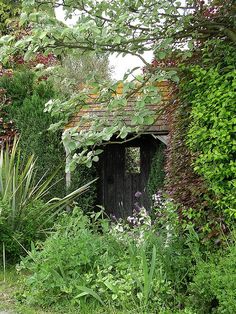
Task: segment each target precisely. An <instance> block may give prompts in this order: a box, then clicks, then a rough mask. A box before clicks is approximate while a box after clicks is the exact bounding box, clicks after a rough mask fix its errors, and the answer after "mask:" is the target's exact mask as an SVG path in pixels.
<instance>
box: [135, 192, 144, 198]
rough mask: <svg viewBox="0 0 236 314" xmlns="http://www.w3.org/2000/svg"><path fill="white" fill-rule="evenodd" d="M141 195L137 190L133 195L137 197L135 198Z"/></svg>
mask: <svg viewBox="0 0 236 314" xmlns="http://www.w3.org/2000/svg"><path fill="white" fill-rule="evenodd" d="M141 195H142V193H141V192H139V191H137V192H136V193H135V194H134V196H135V197H137V198H139V197H140V196H141Z"/></svg>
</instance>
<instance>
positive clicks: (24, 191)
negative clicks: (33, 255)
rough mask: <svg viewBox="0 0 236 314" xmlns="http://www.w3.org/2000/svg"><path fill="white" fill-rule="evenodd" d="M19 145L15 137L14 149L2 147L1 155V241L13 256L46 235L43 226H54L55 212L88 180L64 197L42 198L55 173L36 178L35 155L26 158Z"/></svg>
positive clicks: (72, 197)
mask: <svg viewBox="0 0 236 314" xmlns="http://www.w3.org/2000/svg"><path fill="white" fill-rule="evenodd" d="M17 146H18V142H17V141H16V140H15V141H14V143H13V147H12V149H11V151H10V149H9V147H6V148H5V149H4V148H2V150H1V156H0V232H1V242H2V243H3V242H4V244H5V248H6V255H7V258H8V259H12V260H13V259H14V258H19V255H20V254H22V252H24V251H23V250H22V247H25V249H26V250H27V249H29V247H30V244H31V241H32V240H36V239H39V238H42V237H44V236H45V234H44V232H43V230H44V229H45V228H47V227H49V226H52V224H53V218H54V217H55V215H57V214H58V212H60V211H61V210H63V209H64V208H65V207H66V206H68V205H69V204H70V203H71V202H72V201H73V200H74V199H75V198H76V197H78V195H79V194H81V193H83V192H84V191H86V190H87V189H88V184H87V185H84V186H83V187H81V188H80V189H77V190H76V191H74V192H72V193H71V194H69V195H67V196H66V197H64V198H62V199H61V198H53V199H51V200H49V201H48V202H46V203H45V202H43V201H42V199H43V198H44V196H45V195H46V194H47V193H48V191H49V189H50V188H52V187H53V180H54V177H55V174H54V175H53V174H52V175H51V176H50V177H48V178H47V179H44V177H42V178H41V179H40V180H37V181H36V180H35V177H36V167H35V160H34V156H33V155H31V156H29V157H28V159H27V160H26V161H25V162H24V161H23V160H22V159H21V154H20V151H17ZM40 232H41V234H40ZM16 242H17V243H16Z"/></svg>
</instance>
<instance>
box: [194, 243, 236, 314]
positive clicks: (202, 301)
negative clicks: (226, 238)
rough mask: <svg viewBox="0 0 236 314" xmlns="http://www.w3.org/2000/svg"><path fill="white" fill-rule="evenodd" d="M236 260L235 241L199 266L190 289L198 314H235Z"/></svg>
mask: <svg viewBox="0 0 236 314" xmlns="http://www.w3.org/2000/svg"><path fill="white" fill-rule="evenodd" d="M235 258H236V247H235V240H234V241H233V243H230V244H229V247H228V248H226V249H225V250H220V251H219V252H218V253H217V254H215V255H212V256H210V257H209V258H208V260H206V261H204V262H201V263H199V264H198V266H197V269H196V274H195V276H194V278H193V283H192V284H191V286H190V289H189V290H190V302H192V303H193V304H194V305H195V308H196V312H197V313H201V314H202V313H210V312H212V311H214V313H222V314H223V313H229V314H230V313H232V314H233V313H235V311H236V305H235V298H236V295H235V291H236V290H235V288H236V287H235V276H236V273H235ZM203 283H204V284H203Z"/></svg>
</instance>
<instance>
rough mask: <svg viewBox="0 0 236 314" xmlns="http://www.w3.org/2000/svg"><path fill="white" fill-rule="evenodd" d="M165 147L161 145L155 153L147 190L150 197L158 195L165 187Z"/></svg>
mask: <svg viewBox="0 0 236 314" xmlns="http://www.w3.org/2000/svg"><path fill="white" fill-rule="evenodd" d="M164 162H165V145H164V144H162V143H160V145H159V147H158V149H157V151H156V152H155V154H154V156H153V159H152V162H151V170H150V174H149V178H148V184H147V190H148V193H149V196H151V197H152V196H153V195H154V194H156V192H157V191H158V190H161V189H162V188H163V185H164V178H165V171H164Z"/></svg>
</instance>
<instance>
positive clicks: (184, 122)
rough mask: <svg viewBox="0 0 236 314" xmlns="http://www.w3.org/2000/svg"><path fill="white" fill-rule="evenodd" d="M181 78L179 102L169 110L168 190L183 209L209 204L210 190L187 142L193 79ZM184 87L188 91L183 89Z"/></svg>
mask: <svg viewBox="0 0 236 314" xmlns="http://www.w3.org/2000/svg"><path fill="white" fill-rule="evenodd" d="M183 76H184V75H182V80H181V86H180V92H179V93H178V97H179V99H180V100H179V101H178V102H176V104H175V106H173V107H172V108H170V109H169V110H168V125H169V127H170V130H169V145H168V147H167V150H166V165H165V172H166V178H165V190H166V191H167V193H168V195H169V197H171V198H172V199H173V200H174V201H175V202H176V203H177V204H181V206H182V208H180V209H179V211H180V212H182V211H183V209H184V207H185V208H194V209H197V210H199V209H203V208H206V207H208V206H209V204H208V199H207V197H206V195H207V193H208V191H207V186H206V184H205V182H204V181H203V179H202V178H201V177H200V176H199V175H197V174H196V173H195V172H194V169H193V168H194V167H193V165H192V164H193V160H194V155H193V154H192V153H191V151H190V149H189V148H188V146H187V144H186V137H187V132H188V129H189V124H190V122H191V119H190V112H191V106H190V105H189V102H188V99H189V97H191V96H190V95H191V93H192V89H190V88H189V89H187V86H188V82H189V79H188V77H187V76H186V78H184V77H183ZM182 86H184V88H185V89H184V92H183V91H182Z"/></svg>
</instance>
